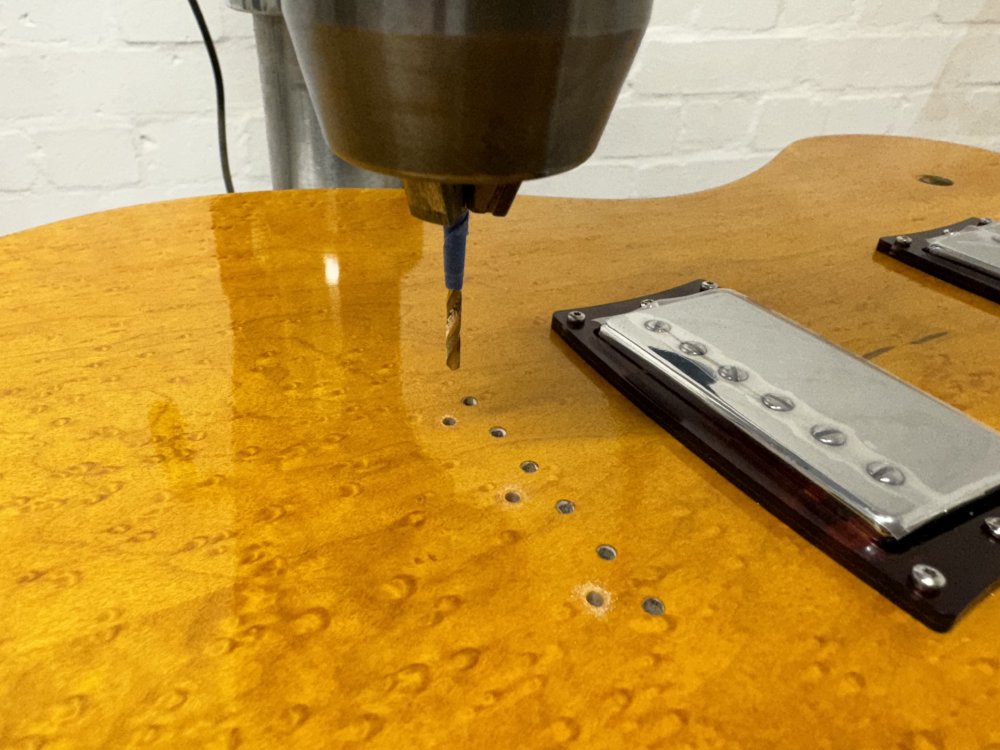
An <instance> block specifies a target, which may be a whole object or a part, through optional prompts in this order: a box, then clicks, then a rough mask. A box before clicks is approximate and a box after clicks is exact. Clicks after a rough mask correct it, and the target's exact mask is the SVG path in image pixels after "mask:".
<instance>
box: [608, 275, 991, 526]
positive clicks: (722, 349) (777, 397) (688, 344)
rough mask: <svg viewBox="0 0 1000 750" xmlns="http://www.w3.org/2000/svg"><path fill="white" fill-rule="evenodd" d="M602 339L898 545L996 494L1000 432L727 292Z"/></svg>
mask: <svg viewBox="0 0 1000 750" xmlns="http://www.w3.org/2000/svg"><path fill="white" fill-rule="evenodd" d="M596 322H597V323H598V324H599V325H600V328H599V331H598V332H599V335H600V336H601V337H602V338H604V339H605V340H606V341H608V342H609V343H611V344H612V345H613V346H614V347H616V348H617V349H619V350H620V351H622V352H623V353H626V354H627V355H629V356H630V357H631V358H633V359H635V360H637V361H638V362H639V363H641V364H642V366H643V367H644V369H646V370H647V371H648V372H651V373H652V374H654V375H655V376H656V377H658V378H666V379H668V380H669V381H670V382H672V383H674V384H676V385H679V386H680V387H681V388H683V390H684V391H685V392H686V393H688V394H689V395H690V396H691V397H692V398H694V399H696V400H697V401H698V402H700V403H701V404H703V405H704V406H706V407H708V408H709V409H711V410H712V411H714V412H715V413H717V414H719V415H721V416H723V417H724V418H725V419H726V420H728V421H729V422H730V423H731V424H732V425H733V426H734V427H735V428H737V429H739V430H740V431H742V432H743V433H745V434H746V435H747V436H748V437H750V438H751V439H753V440H754V441H756V442H758V443H759V444H761V445H763V446H765V447H766V448H767V449H768V450H769V451H771V452H773V453H774V454H776V455H777V456H778V457H780V458H781V459H782V460H783V461H784V462H786V463H787V464H789V465H791V466H792V467H793V468H794V469H795V470H797V471H798V472H800V473H801V474H803V475H804V476H806V477H807V478H809V479H810V480H811V481H813V482H814V483H815V484H817V485H818V486H820V487H822V488H823V489H824V490H826V491H827V492H829V493H830V494H831V495H833V496H834V497H836V498H837V499H839V501H840V502H841V503H842V504H843V505H844V506H846V507H847V508H849V509H850V510H852V511H853V512H854V513H856V514H857V515H858V516H860V517H861V518H862V519H864V520H865V521H866V522H867V523H868V524H869V525H870V526H872V527H873V528H874V529H875V530H876V531H877V533H878V534H880V535H881V536H883V537H892V538H894V539H902V538H904V537H906V536H907V535H908V534H910V533H912V532H914V531H915V530H917V529H919V528H921V527H922V526H924V525H925V524H927V523H929V522H930V521H932V520H933V519H935V518H939V517H940V516H943V515H945V514H947V513H950V512H953V511H955V510H956V509H958V508H960V507H962V506H963V505H965V504H967V503H969V502H971V501H973V500H976V499H978V498H980V497H982V496H983V495H985V494H986V493H988V492H989V491H990V490H992V489H995V488H997V487H1000V435H998V434H997V433H996V432H994V431H993V430H990V429H988V428H987V427H985V426H983V425H982V424H980V423H978V422H976V421H974V420H972V419H970V418H969V417H967V416H965V415H964V414H962V413H961V412H959V411H957V410H955V409H953V408H952V407H950V406H948V405H946V404H944V403H942V402H940V401H938V400H937V399H935V398H932V397H931V396H928V395H927V394H925V393H923V392H922V391H920V390H917V389H916V388H914V387H912V386H910V385H907V384H906V383H904V382H902V381H900V380H898V379H896V378H895V377H893V376H891V375H889V374H888V373H886V372H884V371H883V370H880V369H879V368H877V367H875V366H874V365H872V364H870V363H869V362H867V361H865V360H863V359H860V358H858V357H856V356H854V355H852V354H850V353H849V352H846V351H844V350H843V349H840V348H839V347H836V346H834V345H832V344H830V343H829V342H826V341H824V340H823V339H821V338H819V337H818V336H816V335H815V334H813V333H811V332H810V331H808V330H806V329H804V328H802V327H800V326H798V325H796V324H795V323H792V322H791V321H789V320H787V319H785V318H783V317H781V316H780V315H777V314H775V313H773V312H771V311H769V310H767V309H765V308H763V307H760V306H759V305H757V304H755V303H754V302H751V301H750V300H748V299H746V298H745V297H743V296H742V295H740V294H738V293H736V292H733V291H730V290H724V289H716V290H712V291H706V292H703V293H701V294H695V295H690V296H686V297H678V298H674V299H662V300H658V301H655V302H654V301H651V300H650V301H647V302H645V303H643V306H642V307H641V308H640V309H637V310H634V311H632V312H628V313H625V314H621V315H614V316H609V317H606V318H601V319H599V320H597V321H596Z"/></svg>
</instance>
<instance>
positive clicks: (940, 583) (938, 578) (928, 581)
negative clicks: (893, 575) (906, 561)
mask: <svg viewBox="0 0 1000 750" xmlns="http://www.w3.org/2000/svg"><path fill="white" fill-rule="evenodd" d="M910 584H911V585H912V586H913V588H915V589H916V590H917V591H919V592H920V593H921V594H936V593H938V592H939V591H941V590H942V589H943V588H944V587H945V586H947V585H948V579H947V578H945V575H944V573H942V572H941V571H940V570H938V569H937V568H935V567H934V566H933V565H926V564H925V563H917V564H916V565H914V566H913V568H912V569H911V570H910Z"/></svg>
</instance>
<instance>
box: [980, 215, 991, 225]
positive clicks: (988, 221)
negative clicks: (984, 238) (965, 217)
mask: <svg viewBox="0 0 1000 750" xmlns="http://www.w3.org/2000/svg"><path fill="white" fill-rule="evenodd" d="M992 223H993V219H991V218H989V217H987V216H984V217H983V218H981V219H980V220H979V226H981V227H984V226H986V225H987V224H992Z"/></svg>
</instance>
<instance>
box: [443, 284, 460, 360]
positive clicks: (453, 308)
mask: <svg viewBox="0 0 1000 750" xmlns="http://www.w3.org/2000/svg"><path fill="white" fill-rule="evenodd" d="M444 346H445V351H446V352H447V357H448V359H447V362H448V367H449V368H450V369H452V370H457V369H458V368H459V367H460V366H461V364H462V290H461V289H449V290H448V322H447V323H446V324H445V333H444Z"/></svg>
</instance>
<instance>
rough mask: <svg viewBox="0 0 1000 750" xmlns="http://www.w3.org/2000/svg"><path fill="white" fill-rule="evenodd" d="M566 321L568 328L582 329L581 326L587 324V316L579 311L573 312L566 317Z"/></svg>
mask: <svg viewBox="0 0 1000 750" xmlns="http://www.w3.org/2000/svg"><path fill="white" fill-rule="evenodd" d="M566 320H567V322H568V323H569V326H570V328H582V327H583V324H584V323H586V322H587V314H586V313H585V312H582V311H581V310H573V311H572V312H571V313H569V314H568V315H567V316H566Z"/></svg>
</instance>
